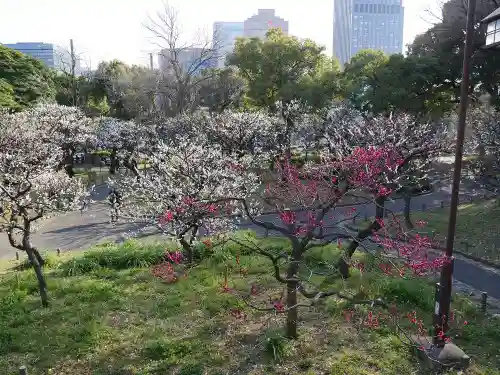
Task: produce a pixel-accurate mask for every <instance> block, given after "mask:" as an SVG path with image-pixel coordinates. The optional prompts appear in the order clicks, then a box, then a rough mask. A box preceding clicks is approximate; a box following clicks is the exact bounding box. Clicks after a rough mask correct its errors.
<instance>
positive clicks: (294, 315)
mask: <svg viewBox="0 0 500 375" xmlns="http://www.w3.org/2000/svg"><path fill="white" fill-rule="evenodd" d="M296 304H297V282H296V281H289V282H288V283H287V284H286V307H287V308H288V309H289V310H288V311H287V314H286V337H287V338H289V339H292V340H294V339H296V338H297V337H298V333H297V320H298V316H299V311H298V310H299V309H298V307H294V308H291V307H292V306H295V305H296Z"/></svg>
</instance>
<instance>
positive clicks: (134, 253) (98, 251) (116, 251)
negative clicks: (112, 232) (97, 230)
mask: <svg viewBox="0 0 500 375" xmlns="http://www.w3.org/2000/svg"><path fill="white" fill-rule="evenodd" d="M165 249H166V244H159V243H158V244H152V245H139V244H138V243H137V242H136V241H130V240H129V241H126V242H125V243H124V244H122V245H119V246H117V245H107V246H105V247H102V248H95V249H92V250H89V251H87V252H85V253H84V255H83V256H81V257H78V258H74V259H71V260H70V261H68V262H65V263H63V264H61V266H60V267H59V268H60V270H61V272H62V273H63V274H64V275H68V276H69V275H82V274H87V273H90V272H93V271H96V270H98V269H101V268H109V269H114V270H123V269H127V268H139V267H149V266H152V265H154V264H158V263H161V262H162V261H164V260H165Z"/></svg>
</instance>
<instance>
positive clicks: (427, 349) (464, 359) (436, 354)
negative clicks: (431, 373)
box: [411, 336, 470, 370]
mask: <svg viewBox="0 0 500 375" xmlns="http://www.w3.org/2000/svg"><path fill="white" fill-rule="evenodd" d="M432 339H433V338H432V337H421V336H412V337H411V340H412V343H413V344H414V345H415V346H416V347H420V349H419V350H418V354H419V357H420V358H421V359H422V360H423V361H424V362H425V363H426V364H427V365H428V366H429V367H430V368H431V369H433V370H444V369H449V368H454V369H457V370H465V369H467V368H468V367H469V365H470V357H469V356H468V355H467V354H465V352H464V351H463V350H462V349H460V348H459V347H458V346H456V345H455V344H453V343H446V344H445V345H444V346H443V347H437V346H434V345H433V344H432Z"/></svg>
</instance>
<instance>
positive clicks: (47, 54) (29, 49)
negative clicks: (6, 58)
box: [4, 43, 56, 68]
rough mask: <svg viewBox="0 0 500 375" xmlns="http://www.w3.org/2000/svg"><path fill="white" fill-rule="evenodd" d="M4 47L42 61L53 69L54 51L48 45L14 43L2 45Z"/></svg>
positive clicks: (52, 47) (52, 46)
mask: <svg viewBox="0 0 500 375" xmlns="http://www.w3.org/2000/svg"><path fill="white" fill-rule="evenodd" d="M4 46H5V47H8V48H12V49H15V50H16V51H19V52H21V53H24V54H25V55H28V56H31V57H33V58H35V59H37V60H41V61H43V62H44V63H45V64H46V65H47V66H48V67H50V68H54V67H55V63H56V57H55V54H56V49H55V46H54V45H53V44H50V43H14V44H4Z"/></svg>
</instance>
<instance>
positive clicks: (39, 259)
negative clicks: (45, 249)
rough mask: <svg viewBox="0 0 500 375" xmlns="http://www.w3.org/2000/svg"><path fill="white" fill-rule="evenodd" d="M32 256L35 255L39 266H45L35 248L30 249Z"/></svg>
mask: <svg viewBox="0 0 500 375" xmlns="http://www.w3.org/2000/svg"><path fill="white" fill-rule="evenodd" d="M32 251H33V254H34V255H35V258H36V259H37V260H38V263H39V264H40V266H43V265H44V264H45V260H44V259H43V258H42V255H41V254H40V252H39V251H38V249H37V248H36V247H34V248H32Z"/></svg>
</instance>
